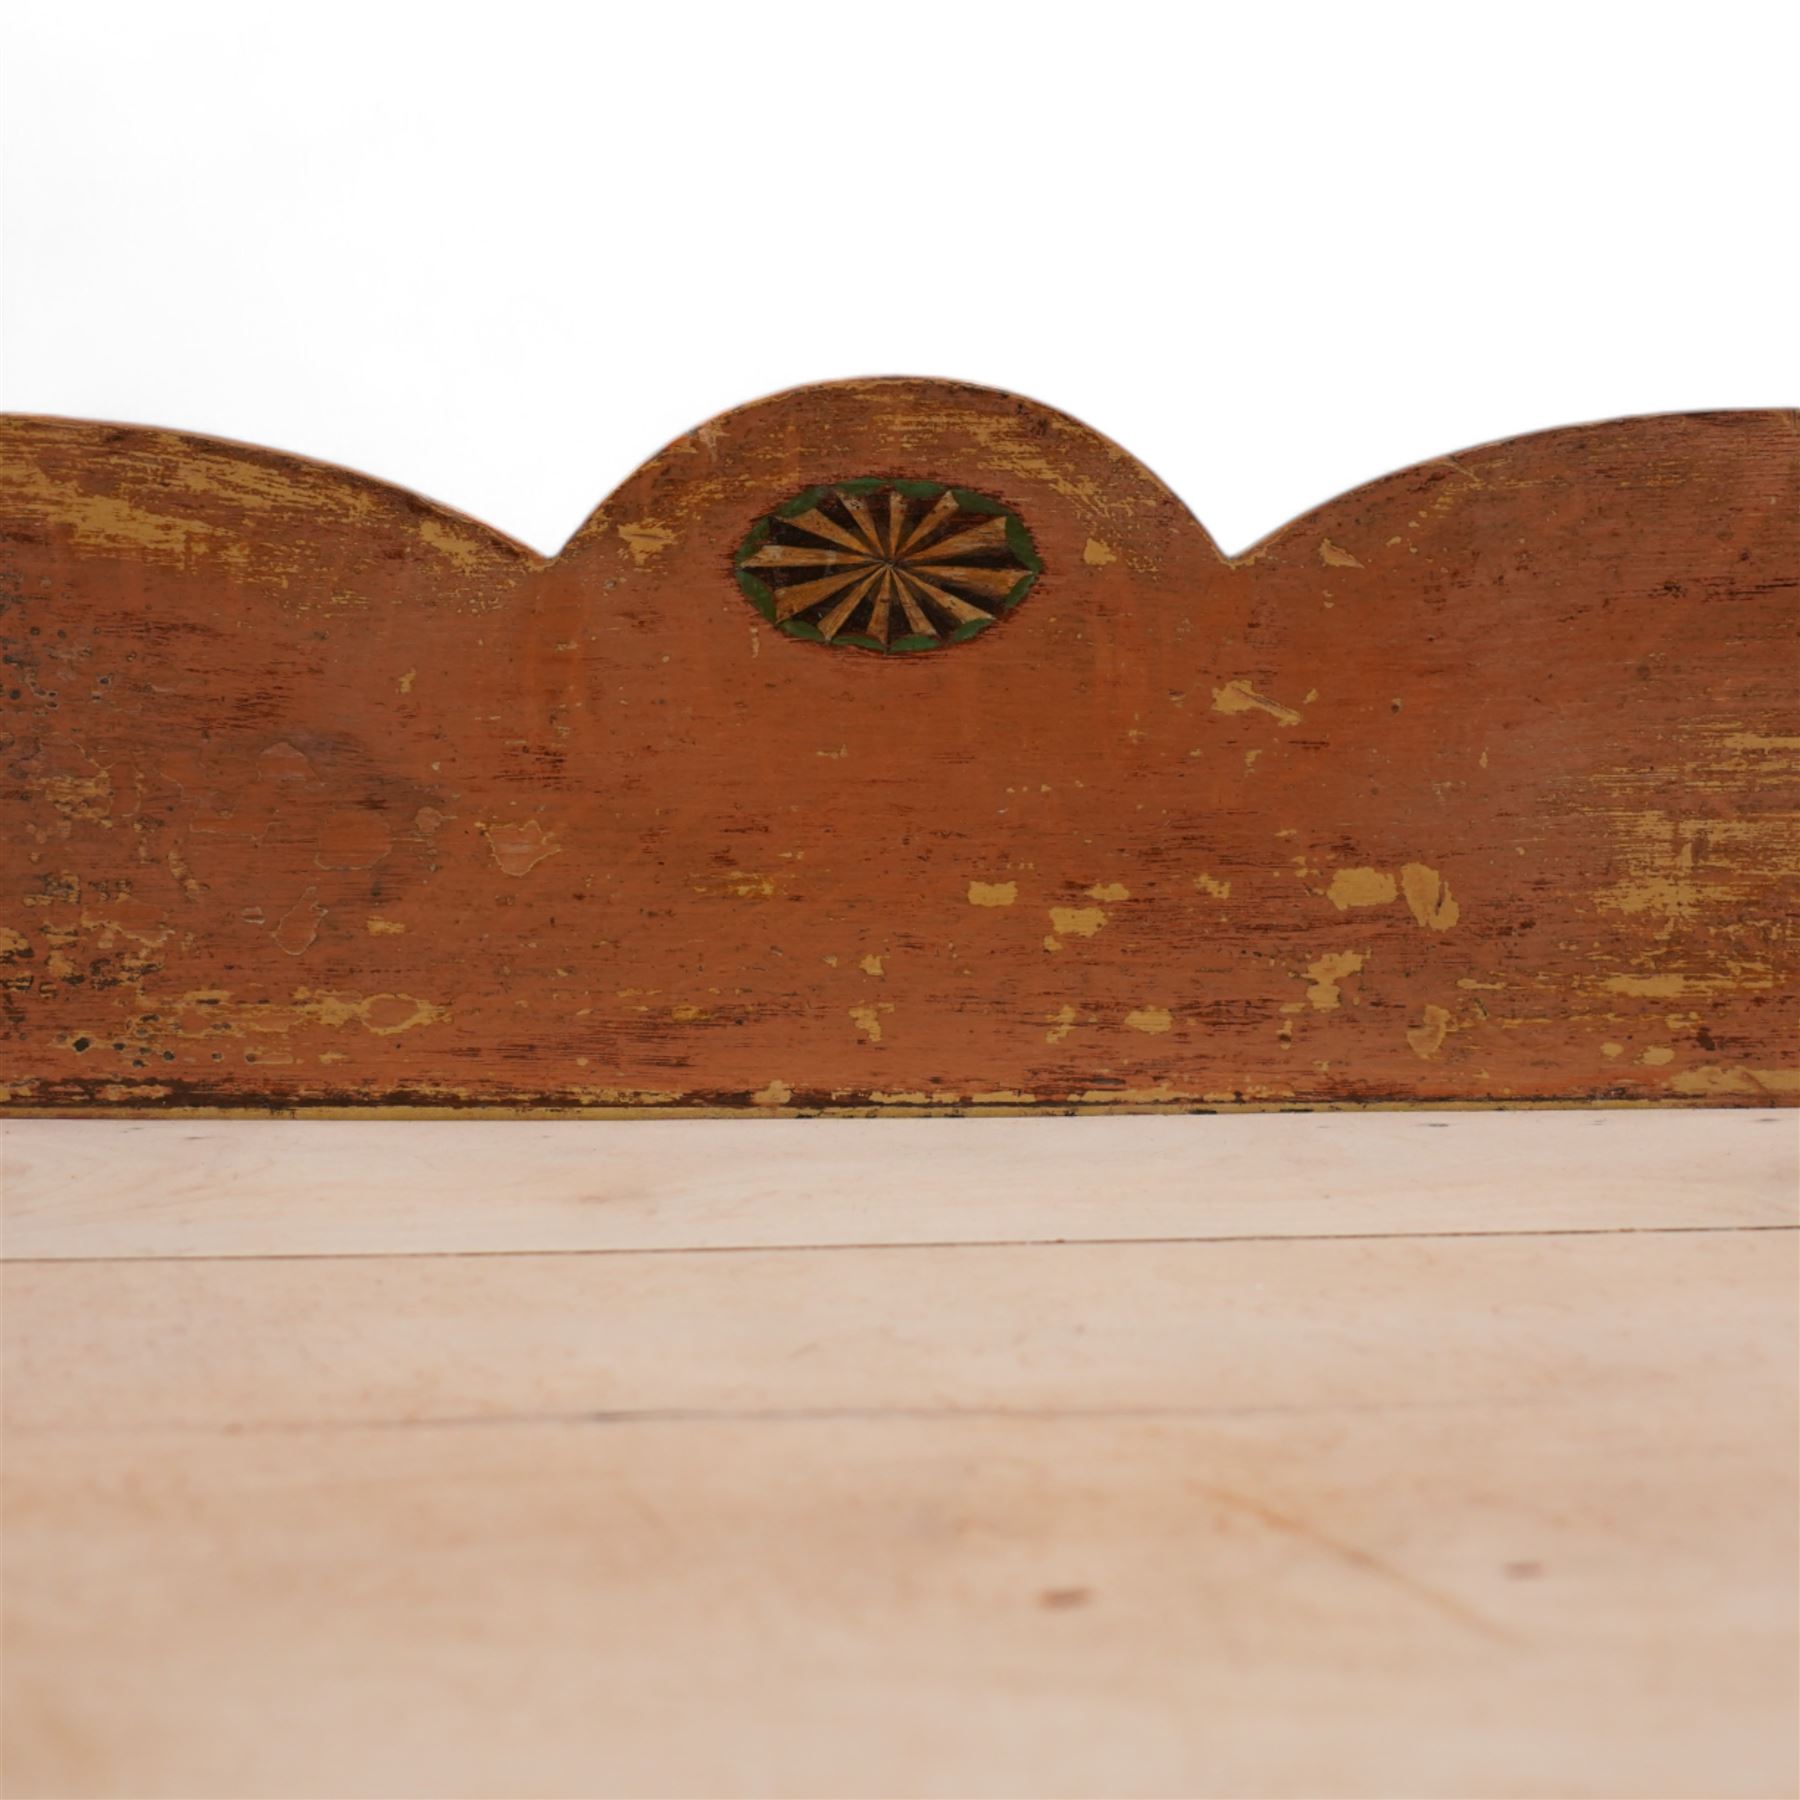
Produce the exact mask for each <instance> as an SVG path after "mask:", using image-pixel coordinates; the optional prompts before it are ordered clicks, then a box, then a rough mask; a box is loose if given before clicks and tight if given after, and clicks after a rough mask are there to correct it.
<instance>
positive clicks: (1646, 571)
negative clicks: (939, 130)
mask: <svg viewBox="0 0 1800 1800" xmlns="http://www.w3.org/2000/svg"><path fill="white" fill-rule="evenodd" d="M0 445H3V448H0V534H3V535H0V609H3V610H0V635H3V637H4V644H3V646H0V650H3V654H4V656H5V658H6V663H5V678H6V679H5V689H4V692H5V709H6V710H5V721H4V728H3V730H0V844H3V845H4V856H5V859H6V862H5V878H4V881H3V882H0V958H3V959H4V960H3V961H0V1006H3V1009H4V1010H3V1013H0V1028H3V1032H4V1036H3V1037H0V1090H3V1093H4V1101H5V1104H6V1105H8V1106H9V1107H10V1108H11V1109H12V1110H14V1111H25V1112H45V1111H59V1110H81V1111H131V1110H134V1109H146V1108H149V1109H164V1108H170V1107H192V1108H201V1109H212V1108H238V1107H248V1108H253V1109H259V1110H271V1109H289V1108H310V1107H323V1108H351V1109H356V1108H365V1107H381V1108H390V1109H391V1108H397V1107H398V1108H405V1107H417V1108H428V1109H439V1108H443V1109H477V1110H480V1109H498V1110H514V1109H551V1110H558V1109H565V1108H567V1109H575V1110H581V1109H602V1110H606V1109H615V1108H623V1109H628V1110H630V1109H638V1108H664V1107H697V1108H706V1109H722V1110H736V1109H763V1110H767V1111H788V1110H812V1109H826V1110H828V1109H850V1110H859V1109H870V1110H887V1109H899V1110H908V1109H924V1108H983V1107H992V1108H1021V1109H1027V1110H1029V1109H1040V1108H1041V1109H1053V1108H1070V1107H1146V1106H1149V1107H1156V1106H1168V1107H1175V1108H1197V1107H1221V1106H1234V1105H1263V1106H1269V1105H1272V1106H1291V1105H1343V1104H1359V1103H1398V1104H1409V1105H1421V1104H1431V1103H1455V1102H1477V1103H1479V1102H1512V1103H1526V1102H1548V1103H1571V1102H1575V1103H1580V1102H1602V1101H1654V1102H1671V1103H1731V1104H1752V1105H1768V1104H1771V1103H1775V1104H1792V1103H1794V1102H1795V1101H1796V1100H1797V1099H1800V1069H1797V1068H1796V1060H1797V1059H1796V1043H1795V1029H1794V1007H1793V976H1794V936H1795V926H1796V911H1797V909H1796V903H1795V893H1796V882H1797V880H1800V824H1797V821H1800V657H1797V645H1796V631H1795V627H1796V623H1797V621H1800V454H1797V453H1800V418H1797V416H1796V415H1795V414H1793V413H1784V412H1775V411H1769V412H1744V413H1725V414H1713V415H1693V416H1671V417H1662V418H1646V419H1633V420H1623V421H1619V422H1617V423H1613V424H1608V425H1598V426H1588V427H1577V428H1571V429H1567V430H1561V431H1553V432H1549V433H1545V434H1542V435H1539V436H1534V437H1529V438H1522V439H1517V440H1513V441H1511V442H1507V443H1502V444H1496V445H1490V446H1487V447H1485V448H1483V449H1479V450H1474V451H1469V452H1465V453H1463V454H1461V455H1458V456H1455V457H1445V458H1440V459H1438V460H1435V461H1432V462H1429V463H1424V464H1421V465H1420V466H1418V467H1416V468H1412V469H1408V470H1405V471H1402V472H1400V473H1398V474H1395V475H1391V476H1388V477H1386V478H1384V479H1382V480H1380V481H1376V482H1373V483H1370V484H1369V485H1368V486H1366V487H1363V488H1360V489H1358V490H1356V491H1354V492H1353V493H1351V494H1348V495H1345V496H1343V497H1341V498H1340V499H1338V500H1335V501H1332V502H1331V503H1329V504H1328V505H1326V506H1324V507H1322V508H1320V509H1318V510H1317V511H1315V512H1313V513H1310V514H1308V515H1306V516H1305V517H1303V518H1301V519H1298V520H1296V521H1295V522H1294V523H1293V524H1291V525H1289V526H1287V527H1286V528H1284V529H1283V530H1282V531H1280V532H1278V533H1276V534H1275V535H1274V536H1273V537H1271V538H1269V539H1268V540H1266V541H1265V542H1264V543H1262V544H1260V545H1258V546H1257V547H1256V548H1255V549H1253V550H1251V551H1250V552H1248V553H1246V554H1245V555H1243V556H1239V557H1235V558H1226V557H1223V556H1221V555H1220V553H1219V552H1218V550H1217V548H1216V547H1215V546H1214V544H1213V543H1212V541H1211V539H1210V538H1209V537H1208V536H1207V534H1206V532H1205V531H1204V529H1203V528H1202V527H1201V525H1200V524H1199V523H1198V522H1197V521H1196V519H1195V518H1194V517H1193V515H1192V514H1191V513H1190V512H1189V511H1188V510H1187V509H1186V508H1185V507H1184V506H1183V505H1182V503H1181V502H1180V501H1179V500H1177V499H1176V498H1175V496H1174V495H1172V494H1171V493H1170V492H1169V491H1168V490H1167V489H1166V488H1164V487H1163V486H1162V485H1161V484H1160V483H1159V482H1158V481H1157V480H1156V478H1155V477H1154V476H1153V475H1151V474H1150V473H1149V472H1148V471H1147V470H1145V469H1144V468H1143V467H1142V466H1141V465H1139V464H1138V463H1136V462H1135V461H1134V460H1133V459H1132V458H1131V457H1130V456H1129V455H1128V454H1126V452H1124V451H1123V450H1121V449H1120V448H1119V447H1118V446H1116V445H1114V444H1112V443H1110V442H1108V441H1107V440H1106V439H1104V438H1103V437H1101V436H1100V435H1098V434H1097V433H1096V432H1094V431H1092V430H1090V429H1088V428H1087V427H1086V426H1083V425H1081V424H1079V423H1077V422H1076V421H1074V420H1072V419H1069V418H1067V417H1065V416H1063V415H1061V414H1059V413H1056V412H1054V411H1052V410H1051V409H1049V408H1046V407H1044V406H1041V405H1038V404H1035V403H1033V402H1030V401H1025V400H1021V399H1018V398H1016V397H1014V396H1011V395H1007V394H1003V393H998V392H995V391H992V390H988V389H982V388H976V387H967V386H959V385H956V384H951V383H946V382H937V381H915V380H891V381H869V382H855V383H846V384H837V385H829V386H823V387H815V388H807V389H801V390H798V391H795V392H793V393H789V394H785V395H780V396H777V397H775V398H773V399H771V400H766V401H763V402H760V403H757V404H755V405H752V406H747V407H744V408H741V409H739V410H737V411H735V412H731V413H727V414H724V415H722V416H721V417H720V418H718V419H715V420H713V421H712V422H711V423H709V424H707V425H705V426H702V427H701V428H699V429H698V430H697V431H695V432H693V433H691V434H690V435H688V436H687V437H684V438H682V439H680V440H678V441H677V442H676V443H674V444H672V445H671V446H670V447H669V448H668V449H667V450H665V451H664V452H662V453H661V454H660V455H658V456H657V457H655V458H653V459H652V460H651V461H650V462H649V463H647V464H646V465H645V466H644V467H643V468H642V469H640V470H639V471H638V472H637V473H636V474H635V475H634V476H632V477H631V479H630V480H628V481H627V482H626V483H625V484H624V486H623V487H621V488H620V489H619V490H618V492H617V493H615V494H614V495H613V496H612V497H611V498H610V499H609V500H607V501H606V502H605V503H604V504H603V505H602V506H601V507H600V508H599V509H598V510H597V511H596V512H595V514H594V515H593V517H592V518H591V519H590V520H589V521H588V522H587V524H586V525H585V526H583V528H582V529H581V530H580V531H579V532H578V533H577V534H576V535H575V537H574V538H573V539H572V540H571V542H570V543H569V544H568V546H567V547H566V548H565V549H564V550H563V551H562V552H561V553H560V554H559V555H558V556H556V557H554V558H548V559H547V558H543V557H540V556H538V555H536V554H534V553H531V552H529V551H526V550H524V549H523V548H521V547H520V546H518V545H516V544H513V543H511V542H509V541H508V540H506V539H504V538H502V537H501V536H499V535H498V534H496V533H494V532H492V531H490V530H488V529H486V528H485V527H483V526H480V525H478V524H476V523H475V522H473V521H471V520H469V519H466V518H463V517H461V516H459V515H456V514H454V513H450V512H448V511H446V510H444V509H442V508H439V507H436V506H433V505H431V504H430V503H428V502H426V501H423V500H420V499H418V498H417V497H415V496H413V495H410V494H406V493H403V492H401V491H399V490H397V489H394V488H391V487H388V486H385V485H383V484H381V483H378V482H374V481H371V480H369V479H367V478H364V477H361V476H357V475H353V474H349V473H347V472H344V471H341V470H337V469H332V468H327V467H324V466H321V465H318V464H315V463H310V462H306V461H303V460H301V459H298V458H294V457H290V456H284V455H278V454H275V453H273V452H269V451H264V450H257V449H252V448H247V447H243V446H237V445H229V444H223V443H218V442H215V441H211V440H206V439H199V438H193V437H184V436H179V435H176V434H173V433H168V432H160V431H152V430H144V429H138V428H128V427H113V426H104V425H96V424H87V423H77V422H70V421H59V420H47V419H25V418H14V419H9V420H7V421H5V422H4V426H3V430H0Z"/></svg>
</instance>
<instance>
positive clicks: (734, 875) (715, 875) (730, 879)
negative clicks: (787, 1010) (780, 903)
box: [688, 869, 837, 965]
mask: <svg viewBox="0 0 1800 1800" xmlns="http://www.w3.org/2000/svg"><path fill="white" fill-rule="evenodd" d="M776 880H777V877H775V876H774V875H765V874H762V873H761V872H760V871H758V870H756V869H708V870H706V871H705V872H704V873H702V874H699V875H696V876H695V877H694V878H693V879H692V880H691V881H690V882H689V883H688V886H689V887H690V888H691V889H692V890H693V892H695V893H696V894H705V895H707V896H708V897H709V898H711V899H715V900H770V899H773V898H774V895H775V883H776ZM826 961H827V962H830V963H832V964H834V965H835V964H836V961H837V958H836V957H827V958H826Z"/></svg>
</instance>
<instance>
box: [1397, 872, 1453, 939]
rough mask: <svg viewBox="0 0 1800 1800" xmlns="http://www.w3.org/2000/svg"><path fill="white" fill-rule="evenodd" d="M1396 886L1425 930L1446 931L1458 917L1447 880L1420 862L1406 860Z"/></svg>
mask: <svg viewBox="0 0 1800 1800" xmlns="http://www.w3.org/2000/svg"><path fill="white" fill-rule="evenodd" d="M1400 888H1401V892H1403V893H1404V894H1405V895H1406V904H1407V906H1408V907H1409V908H1410V909H1411V911H1412V916H1413V917H1414V918H1415V919H1416V920H1417V921H1418V922H1419V923H1420V924H1421V925H1423V926H1424V927H1425V929H1426V930H1427V931H1448V930H1449V929H1450V927H1451V926H1452V925H1454V924H1455V923H1456V922H1457V920H1458V919H1460V918H1461V917H1462V908H1461V907H1460V906H1458V905H1457V903H1456V900H1455V897H1454V896H1453V895H1452V894H1451V892H1450V884H1449V882H1447V881H1446V880H1445V879H1444V878H1443V876H1441V875H1440V874H1439V873H1438V872H1437V870H1436V869H1430V868H1427V867H1426V866H1425V864H1424V863H1408V864H1407V865H1406V867H1405V868H1403V869H1402V870H1401V871H1400Z"/></svg>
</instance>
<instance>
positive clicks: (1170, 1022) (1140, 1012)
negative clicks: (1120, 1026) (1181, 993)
mask: <svg viewBox="0 0 1800 1800" xmlns="http://www.w3.org/2000/svg"><path fill="white" fill-rule="evenodd" d="M1174 1023H1175V1020H1174V1017H1173V1016H1172V1015H1171V1014H1170V1012H1169V1010H1168V1008H1167V1007H1163V1006H1140V1007H1139V1008H1138V1009H1137V1010H1136V1011H1135V1012H1128V1013H1127V1014H1126V1015H1125V1026H1126V1029H1127V1030H1128V1031H1142V1032H1145V1033H1146V1034H1147V1035H1149V1036H1151V1037H1160V1036H1161V1035H1162V1034H1163V1033H1164V1032H1166V1031H1168V1030H1170V1029H1171V1028H1172V1027H1173V1026H1174Z"/></svg>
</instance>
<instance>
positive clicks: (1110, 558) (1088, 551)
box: [1081, 538, 1119, 568]
mask: <svg viewBox="0 0 1800 1800" xmlns="http://www.w3.org/2000/svg"><path fill="white" fill-rule="evenodd" d="M1081 560H1082V561H1083V562H1084V563H1088V564H1090V565H1091V566H1092V567H1094V568H1100V567H1102V566H1104V565H1105V564H1106V563H1113V562H1117V561H1118V560H1119V559H1118V558H1117V557H1116V556H1115V555H1114V554H1113V553H1112V551H1111V550H1109V549H1108V548H1107V547H1106V545H1104V544H1103V543H1101V541H1100V540H1099V539H1098V538H1089V539H1088V541H1087V543H1086V544H1084V545H1083V546H1082V551H1081Z"/></svg>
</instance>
